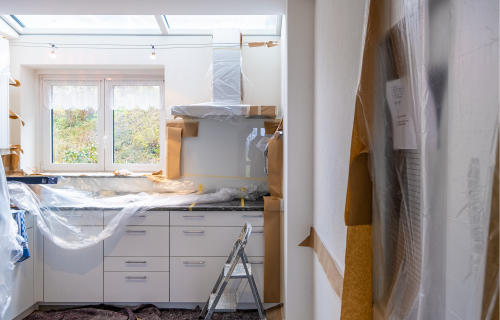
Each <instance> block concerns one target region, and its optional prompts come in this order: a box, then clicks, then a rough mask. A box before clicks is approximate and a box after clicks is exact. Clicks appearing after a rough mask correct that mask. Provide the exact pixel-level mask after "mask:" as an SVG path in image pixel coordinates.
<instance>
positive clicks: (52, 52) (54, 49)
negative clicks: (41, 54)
mask: <svg viewBox="0 0 500 320" xmlns="http://www.w3.org/2000/svg"><path fill="white" fill-rule="evenodd" d="M50 45H51V46H52V51H51V52H50V56H49V57H51V58H52V59H55V58H56V46H55V45H54V44H52V43H50Z"/></svg>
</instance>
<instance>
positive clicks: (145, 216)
mask: <svg viewBox="0 0 500 320" xmlns="http://www.w3.org/2000/svg"><path fill="white" fill-rule="evenodd" d="M119 212H120V211H117V210H104V225H105V226H106V225H108V224H109V223H110V222H111V220H112V219H113V218H114V217H115V216H116V215H117V214H118V213H119ZM169 222H170V214H169V212H168V211H146V212H143V213H141V214H137V215H134V216H133V217H131V218H130V219H129V220H128V221H127V225H129V226H168V225H169V224H170V223H169Z"/></svg>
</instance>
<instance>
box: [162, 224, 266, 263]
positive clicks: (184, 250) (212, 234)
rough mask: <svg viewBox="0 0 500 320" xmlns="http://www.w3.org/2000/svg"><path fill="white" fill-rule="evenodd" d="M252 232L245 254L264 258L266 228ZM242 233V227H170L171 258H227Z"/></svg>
mask: <svg viewBox="0 0 500 320" xmlns="http://www.w3.org/2000/svg"><path fill="white" fill-rule="evenodd" d="M252 230H253V232H252V235H251V236H250V239H249V240H248V244H247V247H246V248H245V252H246V254H247V256H254V257H262V256H264V233H263V231H264V228H262V227H255V228H253V229H252ZM240 232H241V228H240V227H170V233H171V235H170V237H171V256H175V257H196V256H198V257H207V256H208V257H211V256H212V257H227V256H228V255H229V253H231V250H232V249H233V246H234V243H235V242H236V239H238V236H239V235H240ZM259 232H261V233H259Z"/></svg>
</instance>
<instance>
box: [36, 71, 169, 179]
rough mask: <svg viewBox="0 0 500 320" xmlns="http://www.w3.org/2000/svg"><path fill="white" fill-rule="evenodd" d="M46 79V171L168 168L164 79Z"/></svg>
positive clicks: (44, 104) (44, 125)
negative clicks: (165, 164) (165, 136)
mask: <svg viewBox="0 0 500 320" xmlns="http://www.w3.org/2000/svg"><path fill="white" fill-rule="evenodd" d="M41 82H42V113H43V125H42V131H43V150H42V164H41V167H42V170H52V171H113V170H116V169H119V170H121V169H129V170H131V171H151V170H159V169H161V168H162V167H163V163H164V161H163V159H164V158H165V157H164V150H163V147H162V146H163V145H164V143H163V142H164V134H163V131H162V130H161V129H160V128H163V127H164V122H165V119H164V115H163V104H164V82H163V79H159V78H148V77H144V78H115V77H114V78H85V79H71V78H67V79H61V78H50V77H44V78H42V80H41Z"/></svg>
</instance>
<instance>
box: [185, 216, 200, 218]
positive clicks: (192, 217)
mask: <svg viewBox="0 0 500 320" xmlns="http://www.w3.org/2000/svg"><path fill="white" fill-rule="evenodd" d="M183 217H184V218H205V216H183Z"/></svg>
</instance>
